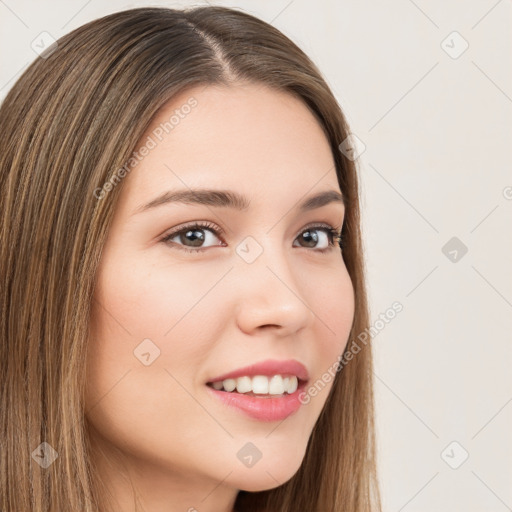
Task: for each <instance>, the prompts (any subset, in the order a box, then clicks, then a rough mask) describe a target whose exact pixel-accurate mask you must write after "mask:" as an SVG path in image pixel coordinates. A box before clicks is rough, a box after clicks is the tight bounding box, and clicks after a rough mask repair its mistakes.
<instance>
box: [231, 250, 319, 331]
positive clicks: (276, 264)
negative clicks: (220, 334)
mask: <svg viewBox="0 0 512 512" xmlns="http://www.w3.org/2000/svg"><path fill="white" fill-rule="evenodd" d="M269 245H270V244H267V246H269ZM233 279H235V280H236V289H237V295H238V296H237V301H236V302H237V307H236V317H237V322H238V326H239V328H240V329H241V330H242V331H244V332H245V333H248V334H249V333H254V331H258V330H259V331H261V330H268V329H273V330H274V331H275V334H277V335H279V336H289V335H292V334H294V333H296V332H298V331H300V330H301V329H304V328H305V327H307V326H308V325H311V323H312V322H313V320H314V317H315V315H314V312H313V310H312V309H311V306H310V305H309V304H308V302H307V297H306V294H305V290H306V289H307V284H308V283H307V282H306V280H307V275H305V274H304V272H300V269H299V268H294V269H293V268H290V262H289V261H288V258H287V256H286V255H285V254H284V252H283V251H282V250H281V249H279V248H274V249H270V248H269V247H266V248H265V249H264V250H263V252H262V254H261V255H260V256H259V257H258V258H257V259H256V260H255V261H253V262H252V263H247V262H246V261H243V260H242V259H240V261H238V262H237V268H236V275H234V276H233Z"/></svg>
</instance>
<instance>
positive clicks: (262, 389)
mask: <svg viewBox="0 0 512 512" xmlns="http://www.w3.org/2000/svg"><path fill="white" fill-rule="evenodd" d="M252 392H253V393H254V394H256V395H267V394H268V377H265V375H256V376H254V377H253V378H252Z"/></svg>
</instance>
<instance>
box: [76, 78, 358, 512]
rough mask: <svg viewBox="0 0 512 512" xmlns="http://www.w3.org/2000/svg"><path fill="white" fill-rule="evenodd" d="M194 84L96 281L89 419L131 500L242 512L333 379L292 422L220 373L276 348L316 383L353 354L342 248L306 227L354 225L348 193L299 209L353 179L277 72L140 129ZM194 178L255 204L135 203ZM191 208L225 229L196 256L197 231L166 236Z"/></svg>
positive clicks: (106, 464)
mask: <svg viewBox="0 0 512 512" xmlns="http://www.w3.org/2000/svg"><path fill="white" fill-rule="evenodd" d="M190 97H194V98H195V99H196V100H197V102H198V104H197V106H196V107H195V108H193V109H192V110H191V112H190V114H188V115H187V116H186V117H184V118H183V119H180V122H179V124H178V125H177V126H175V128H174V129H173V130H172V131H171V132H170V133H169V134H168V135H167V136H166V137H165V138H164V139H163V140H162V142H160V143H159V144H158V145H157V146H156V147H155V148H154V149H152V150H151V151H150V152H149V154H148V155H147V156H146V157H145V158H144V159H143V160H142V161H141V162H140V163H139V164H138V165H137V166H136V167H135V168H134V169H133V170H132V171H131V173H130V174H128V175H127V176H126V177H125V178H124V181H123V184H122V186H123V190H122V193H121V196H120V202H119V203H118V207H117V209H116V212H115V215H114V219H113V224H112V226H111V230H110V232H109V235H108V239H107V242H106V246H105V247H104V251H103V253H102V259H101V261H100V266H99V269H98V274H97V281H96V287H95V292H94V299H95V300H94V301H93V311H92V318H91V337H90V345H89V348H88V366H87V373H88V376H87V384H86V397H85V401H86V418H87V422H88V424H89V426H90V435H91V443H92V446H93V448H94V460H95V462H96V464H97V466H98V471H99V473H100V476H101V479H102V481H103V482H105V484H106V486H107V487H108V489H109V491H110V493H111V494H112V497H113V499H114V500H115V503H116V504H117V506H118V507H119V509H120V510H123V511H125V512H129V511H135V510H136V508H135V503H134V500H133V492H135V495H136V500H137V506H138V508H137V510H144V511H147V512H164V511H165V512H174V511H176V512H177V511H190V512H193V511H195V510H197V511H200V512H232V511H233V506H234V501H235V498H236V495H237V493H238V491H239V490H240V489H244V490H248V491H260V490H266V489H271V488H274V487H277V486H278V485H281V484H283V483H285V482H286V481H287V480H289V479H290V478H291V477H292V476H293V475H294V474H295V473H296V472H297V470H298V469H299V466H300V465H301V462H302V460H303V457H304V454H305V450H306V446H307V442H308V439H309V437H310V435H311V432H312V429H313V427H314V425H315V423H316V421H317V419H318V417H319V415H320V412H321V410H322V408H323V406H324V404H325V401H326V399H327V396H328V392H329V390H330V389H331V386H332V381H331V382H329V383H327V384H326V385H325V388H324V389H323V390H322V391H320V392H319V393H318V394H317V395H316V396H315V397H311V400H310V402H309V404H307V405H303V406H301V408H300V409H299V410H298V411H297V412H296V413H294V414H292V415H291V416H289V417H288V418H286V419H285V420H284V421H282V422H265V421H258V420H255V419H252V418H249V417H247V416H246V415H244V414H243V413H241V412H240V411H238V410H236V409H231V408H228V407H227V406H226V405H224V404H223V403H221V402H220V401H219V400H217V399H214V398H213V397H211V396H210V394H209V393H208V389H206V386H205V384H206V382H208V381H209V380H211V379H212V378H213V377H216V376H218V375H221V374H223V373H226V372H228V371H232V370H234V369H237V368H239V367H242V366H246V365H249V364H253V363H254V362H258V361H262V360H265V359H281V360H283V359H297V360H298V361H300V362H302V363H303V364H304V365H305V366H306V368H307V369H308V371H309V376H310V381H309V382H310V383H314V382H316V381H318V380H320V379H321V376H322V374H323V373H324V372H325V371H326V370H327V369H328V368H330V367H331V366H332V365H333V363H334V362H335V361H336V359H337V358H338V356H339V355H340V354H341V353H343V351H344V348H345V346H346V343H347V340H348V336H349V332H350V328H351V325H352V321H353V317H354V294H353V293H354V292H353V287H352V282H351V280H350V277H349V275H348V272H347V269H346V267H345V264H344V261H343V258H342V254H341V252H340V249H339V246H338V247H336V246H335V247H334V248H333V249H332V250H331V251H330V252H326V253H323V254H322V253H320V252H318V248H324V247H326V246H328V241H329V237H330V235H329V233H328V232H325V231H323V230H321V229H320V230H318V229H317V230H315V231H314V232H315V233H316V234H317V235H318V242H317V243H316V245H315V243H314V242H313V243H310V244H308V243H307V241H305V240H304V239H303V238H302V236H301V233H303V232H304V229H303V228H304V227H306V226H307V225H308V224H311V223H326V224H329V225H331V226H332V227H334V228H336V229H340V228H341V226H342V223H343V219H344V213H345V210H344V206H343V204H342V203H330V204H328V205H325V206H322V207H321V208H318V209H315V210H312V211H309V212H305V213H299V212H298V210H295V206H296V204H297V203H298V202H300V201H302V200H303V199H305V198H306V197H309V196H311V195H313V194H315V193H317V192H320V191H323V190H337V191H340V188H339V185H338V181H337V178H336V174H335V167H334V160H333V157H332V154H331V150H330V147H329V144H328V141H327V139H326V137H325V135H324V133H323V131H322V129H321V127H320V125H319V124H318V122H317V121H316V119H315V117H314V116H313V115H312V114H311V112H310V111H309V110H308V108H307V107H306V106H305V105H304V104H303V103H302V102H301V101H300V100H298V99H296V98H294V97H293V96H291V95H288V94H286V93H282V92H276V91H274V90H271V89H268V88H267V87H265V86H261V85H255V84H250V83H244V84H236V85H233V86H230V87H219V86H215V87H212V86H208V87H204V86H200V87H195V88H192V89H189V90H187V91H185V92H182V93H181V94H180V95H179V96H176V97H175V98H173V100H172V101H171V102H169V103H168V104H167V105H165V107H164V108H163V109H162V110H161V111H160V112H159V114H158V116H157V117H156V118H155V120H154V122H153V124H152V126H150V127H149V129H148V131H147V133H146V135H145V136H144V137H143V138H142V139H141V141H142V142H144V141H145V140H146V137H147V135H149V134H151V133H152V131H153V130H154V129H155V127H157V126H158V125H159V124H160V123H161V122H165V121H167V120H168V119H169V118H170V116H171V115H172V113H173V111H174V110H175V109H176V108H180V106H182V105H183V104H185V103H186V101H187V100H188V99H189V98H190ZM189 187H209V188H210V187H211V188H222V189H229V190H233V191H236V192H239V193H241V194H244V195H245V196H247V198H248V199H249V200H250V207H249V209H247V210H246V211H237V210H235V209H230V208H226V207H214V206H204V205H192V204H183V203H173V204H172V203H170V204H165V205H160V206H158V207H155V208H152V209H149V210H147V211H144V212H140V213H134V212H135V211H136V210H137V209H138V208H139V207H140V206H141V205H143V204H146V203H148V202H149V201H151V200H152V199H154V198H156V197H157V196H159V195H160V194H162V192H164V191H168V190H169V191H171V190H175V189H180V190H181V189H188V188H189ZM102 200H108V199H102ZM191 221H207V222H210V223H212V224H214V225H215V226H218V227H220V228H222V229H223V230H224V234H222V235H220V236H219V237H217V235H215V234H214V233H213V232H211V231H209V230H208V229H204V228H203V229H204V231H202V232H201V233H202V234H203V235H204V236H205V241H204V242H203V245H202V246H201V245H200V246H199V247H204V248H205V249H206V250H205V251H204V252H200V253H195V254H193V253H188V252H186V251H184V250H180V249H179V248H178V247H177V245H179V244H181V247H182V248H183V247H184V246H188V248H192V249H194V248H196V249H197V248H198V246H197V245H195V244H194V243H193V242H191V241H190V240H188V239H187V238H186V237H185V236H184V235H182V236H181V237H180V236H179V235H178V236H175V237H174V238H173V241H174V244H175V245H174V246H173V245H172V242H167V243H164V242H162V241H161V239H162V237H163V236H164V235H166V234H168V233H170V232H171V231H172V230H173V228H176V227H180V226H181V225H183V224H185V223H189V222H191ZM201 233H199V234H201ZM247 236H251V237H253V239H254V240H256V241H257V242H258V244H259V245H260V246H261V248H262V250H263V252H262V253H261V254H260V255H259V257H258V258H257V259H256V260H255V261H254V262H253V263H251V264H248V263H247V262H246V261H245V260H244V259H242V258H241V257H240V256H239V255H238V253H237V252H236V247H237V245H238V244H239V243H240V242H241V241H242V240H243V239H244V238H245V237H247ZM223 242H224V243H223ZM334 243H336V241H335V242H334ZM185 244H186V245H185ZM144 339H150V340H151V341H152V343H154V344H155V345H156V346H157V347H158V349H159V350H160V355H159V357H157V358H156V359H154V361H153V362H152V363H151V364H149V365H147V366H146V365H144V364H142V363H141V361H140V360H139V359H138V358H137V357H135V356H134V350H136V349H137V347H138V346H139V344H140V343H141V342H142V340H144ZM151 357H152V356H150V358H151ZM248 442H251V443H253V444H254V445H255V446H256V447H257V448H258V449H259V451H260V452H261V453H262V457H261V459H260V460H259V461H258V462H257V463H256V464H255V465H254V466H252V467H250V468H248V467H246V466H245V465H244V464H242V463H241V462H240V460H239V459H238V458H237V452H238V451H239V450H240V449H241V448H242V447H243V446H244V445H245V444H246V443H248ZM132 486H133V487H132Z"/></svg>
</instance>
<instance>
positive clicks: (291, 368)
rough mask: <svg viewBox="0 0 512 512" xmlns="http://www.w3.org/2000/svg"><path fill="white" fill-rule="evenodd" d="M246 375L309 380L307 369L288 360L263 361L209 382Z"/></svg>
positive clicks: (294, 361)
mask: <svg viewBox="0 0 512 512" xmlns="http://www.w3.org/2000/svg"><path fill="white" fill-rule="evenodd" d="M244 375H248V376H254V375H266V376H267V377H271V376H272V375H296V376H297V378H298V379H299V380H302V381H307V380H309V374H308V371H307V370H306V367H305V366H304V365H303V364H301V363H299V362H298V361H296V360H295V359H288V360H287V361H278V360H277V359H267V360H266V361H261V362H260V363H256V364H252V365H250V366H245V367H244V368H238V370H234V371H232V372H229V373H225V374H223V375H219V376H218V377H214V378H213V379H210V380H209V381H208V382H218V381H220V380H225V379H236V378H237V377H243V376H244ZM299 384H300V383H299ZM293 394H294V393H292V395H289V396H293ZM257 400H259V399H257ZM268 400H271V399H268Z"/></svg>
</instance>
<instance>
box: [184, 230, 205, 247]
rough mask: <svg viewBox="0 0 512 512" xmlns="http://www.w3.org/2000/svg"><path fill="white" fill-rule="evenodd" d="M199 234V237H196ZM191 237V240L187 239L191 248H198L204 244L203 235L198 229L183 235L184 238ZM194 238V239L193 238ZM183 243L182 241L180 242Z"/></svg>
mask: <svg viewBox="0 0 512 512" xmlns="http://www.w3.org/2000/svg"><path fill="white" fill-rule="evenodd" d="M197 233H199V236H196V235H197ZM189 236H192V239H190V238H187V240H188V241H189V242H192V244H193V247H196V246H197V247H199V246H200V245H201V243H202V242H204V234H203V233H202V231H200V230H198V229H191V230H189V231H187V232H186V233H185V237H189ZM194 237H195V238H194ZM182 241H183V240H182Z"/></svg>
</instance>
